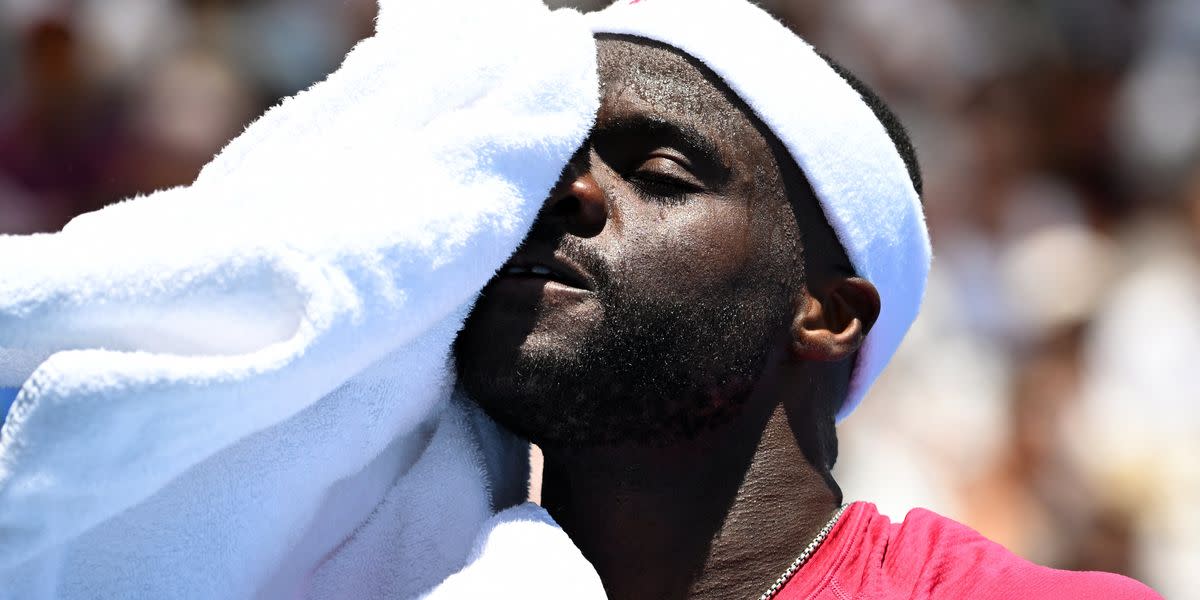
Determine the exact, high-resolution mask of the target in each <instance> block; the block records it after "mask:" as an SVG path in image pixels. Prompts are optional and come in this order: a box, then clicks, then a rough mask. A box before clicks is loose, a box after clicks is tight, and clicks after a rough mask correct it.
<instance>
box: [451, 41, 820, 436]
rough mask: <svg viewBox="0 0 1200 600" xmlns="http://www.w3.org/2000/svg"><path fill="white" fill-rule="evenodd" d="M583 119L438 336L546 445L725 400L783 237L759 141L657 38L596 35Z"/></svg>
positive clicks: (751, 351) (762, 335) (683, 423)
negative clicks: (450, 325)
mask: <svg viewBox="0 0 1200 600" xmlns="http://www.w3.org/2000/svg"><path fill="white" fill-rule="evenodd" d="M598 49H599V56H598V58H599V65H600V81H601V103H600V111H599V113H598V115H597V121H596V126H595V128H594V130H593V132H592V135H591V136H590V138H589V139H588V141H587V142H585V143H584V145H583V146H582V147H581V148H580V150H579V152H578V153H577V155H576V156H575V158H574V159H573V160H572V162H571V164H570V165H569V166H568V168H567V169H566V171H565V172H564V175H563V180H562V181H561V182H560V183H559V185H558V186H557V187H556V189H555V190H554V191H553V192H552V193H551V196H550V198H549V199H547V201H546V204H545V206H544V208H543V210H542V213H541V214H540V215H539V217H538V219H537V221H536V223H535V224H534V226H533V229H532V231H531V232H530V234H529V237H528V238H527V239H526V240H525V242H524V243H523V244H522V246H521V248H520V249H518V251H517V253H516V254H515V255H514V256H513V258H512V259H511V260H510V261H509V262H508V264H507V265H506V267H505V268H504V269H501V271H500V273H499V274H497V276H496V277H495V278H494V279H493V280H492V281H491V282H489V284H488V285H487V287H486V288H485V289H484V290H483V293H482V295H481V297H480V298H479V301H478V303H477V304H476V306H475V308H474V310H473V311H472V312H471V314H470V316H469V317H468V319H467V321H466V324H465V326H464V328H463V331H462V332H461V333H460V334H459V337H458V340H457V341H456V342H455V358H456V366H457V370H458V375H459V379H460V381H461V383H462V385H463V386H464V388H465V390H466V392H467V393H468V395H469V396H470V397H472V398H473V399H474V400H475V401H477V402H479V403H480V405H481V406H483V408H484V409H485V410H486V411H487V412H488V413H489V414H490V415H491V416H492V417H493V418H495V419H496V420H497V421H499V422H500V423H502V424H504V425H505V426H507V427H509V428H510V429H512V430H513V431H515V432H516V433H517V434H519V435H522V436H524V437H527V438H528V439H530V440H532V441H534V442H536V443H538V444H542V445H547V446H556V445H557V446H581V445H583V446H586V445H596V444H612V443H621V442H657V443H670V441H671V440H673V439H677V438H679V437H690V436H692V435H694V434H696V433H698V432H700V431H702V430H704V429H706V428H708V427H711V426H712V425H714V424H715V423H719V422H721V421H723V420H727V419H729V418H730V417H732V416H733V415H735V414H736V412H737V409H738V408H739V406H740V402H741V400H743V399H744V398H745V396H746V395H747V393H748V391H749V390H750V388H751V387H752V386H753V384H754V382H755V380H756V379H757V378H758V376H759V373H760V372H761V371H762V369H763V367H764V365H765V364H766V361H767V358H768V355H769V353H770V350H771V348H772V347H773V346H774V345H777V344H779V343H780V341H781V339H783V338H781V336H782V335H785V334H786V331H787V328H788V324H789V322H790V320H791V316H792V309H793V306H792V303H793V301H794V300H795V298H796V290H797V289H799V286H800V285H801V283H802V282H801V279H802V276H801V267H800V260H799V255H800V242H799V233H798V227H797V223H796V217H795V215H794V214H793V212H792V210H791V207H790V205H789V203H788V200H787V197H786V194H785V191H784V185H783V183H782V177H781V175H780V169H779V167H778V165H777V163H776V160H775V158H774V155H773V151H772V146H771V143H770V142H768V141H767V140H768V138H767V137H765V136H764V135H763V134H762V133H761V132H760V130H759V128H758V126H757V125H756V122H755V121H754V119H753V118H752V117H750V116H749V115H748V113H747V111H746V110H745V109H744V108H743V107H742V106H741V105H740V103H739V102H738V101H736V100H735V99H734V98H733V97H732V96H731V95H730V94H729V93H728V92H727V91H725V90H724V88H723V86H721V85H720V84H719V83H714V82H713V81H712V80H710V79H709V78H708V77H709V76H707V75H706V73H705V72H704V71H702V70H701V69H700V68H698V67H697V66H695V65H694V64H693V63H692V61H691V60H690V59H688V58H686V57H684V56H682V55H680V54H678V53H676V52H675V51H673V50H670V49H667V48H664V47H661V46H657V45H651V44H649V43H646V42H638V41H633V40H630V39H627V38H604V39H601V40H600V41H599V42H598Z"/></svg>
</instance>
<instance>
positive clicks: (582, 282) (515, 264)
mask: <svg viewBox="0 0 1200 600" xmlns="http://www.w3.org/2000/svg"><path fill="white" fill-rule="evenodd" d="M500 276H501V277H506V278H509V277H511V278H515V279H529V280H535V281H537V280H540V281H552V282H555V283H559V284H562V285H565V286H567V287H572V288H577V289H581V290H590V289H591V285H590V283H589V281H588V278H587V276H585V275H584V274H583V272H582V271H581V270H580V269H579V268H578V267H576V266H575V265H573V264H570V263H568V262H566V261H561V260H557V259H555V260H547V261H539V260H516V259H514V260H513V261H512V264H508V265H505V266H504V267H503V268H501V269H500Z"/></svg>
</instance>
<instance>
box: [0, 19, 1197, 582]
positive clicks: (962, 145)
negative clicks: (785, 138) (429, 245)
mask: <svg viewBox="0 0 1200 600" xmlns="http://www.w3.org/2000/svg"><path fill="white" fill-rule="evenodd" d="M444 1H450V0H444ZM550 3H551V4H553V5H556V6H560V5H570V6H575V7H578V8H584V9H591V8H598V7H599V6H601V5H602V4H604V2H586V1H578V0H577V1H570V0H552V1H550ZM763 4H764V5H765V6H766V7H768V8H769V9H771V10H773V11H774V12H775V13H776V14H777V15H778V16H779V17H780V18H781V19H782V20H784V21H785V22H786V23H787V24H788V25H789V26H791V27H793V28H794V29H795V30H796V31H797V32H799V33H801V34H802V35H803V36H804V37H805V38H807V39H808V40H809V41H811V42H812V43H813V44H814V45H815V46H817V47H818V48H819V49H822V50H823V51H825V52H826V53H828V54H830V55H832V56H833V57H835V58H836V59H837V60H838V61H839V62H842V63H843V64H845V65H846V66H848V67H849V68H850V69H851V70H853V71H855V72H856V73H858V74H859V75H860V76H861V78H862V79H864V80H865V81H867V82H869V83H870V84H872V85H873V86H874V87H875V88H876V89H877V90H878V91H879V92H880V93H881V95H882V96H883V97H884V98H885V99H887V100H888V102H889V103H890V104H891V105H892V106H893V108H894V109H895V110H896V112H897V113H898V114H899V115H900V116H901V119H902V120H903V121H904V122H905V123H906V124H907V125H908V127H909V129H910V132H911V134H912V136H913V138H914V140H915V142H916V145H917V148H918V152H919V155H920V159H921V163H922V167H923V171H924V175H925V194H924V201H925V207H926V211H927V215H928V221H929V225H930V228H931V231H932V235H933V240H934V242H933V243H934V253H935V262H934V270H933V274H932V279H931V281H930V288H929V292H928V297H927V299H926V304H925V308H924V310H923V313H922V317H921V318H920V319H919V320H918V322H917V324H916V325H915V326H914V329H913V331H912V333H911V334H910V336H909V338H908V339H907V341H906V342H905V346H904V347H903V348H902V351H901V353H900V355H899V356H898V357H897V358H896V360H895V362H894V363H893V365H892V366H891V367H890V369H889V371H888V372H887V373H886V374H885V377H884V379H883V380H882V381H881V382H880V384H879V385H878V386H877V387H876V389H875V390H874V391H873V392H872V393H871V396H870V397H869V398H868V399H867V400H866V402H865V403H864V405H863V407H862V408H860V409H859V411H858V412H856V413H855V414H854V415H853V416H852V417H851V418H850V419H849V420H847V421H846V422H845V423H844V424H843V425H842V427H841V439H842V442H841V458H840V459H839V463H838V467H837V477H838V480H839V482H841V484H842V487H843V489H844V490H845V492H846V495H847V499H848V500H854V499H865V500H871V501H874V502H876V503H877V504H878V505H879V507H880V509H881V510H883V511H884V512H885V513H888V514H890V515H891V516H892V517H893V518H901V517H903V515H904V513H905V512H906V511H907V510H908V508H910V507H913V506H924V507H928V508H931V509H934V510H937V511H939V512H941V513H943V514H946V515H948V516H951V517H953V518H956V519H959V520H961V521H964V522H966V523H968V524H970V525H971V526H973V527H975V528H976V529H979V530H980V531H982V532H983V533H984V534H985V535H987V536H989V537H991V538H993V539H995V540H998V541H1000V542H1001V543H1003V544H1005V545H1006V546H1008V547H1010V548H1012V549H1013V550H1015V551H1017V552H1018V553H1020V554H1022V555H1024V556H1026V557H1028V558H1030V559H1031V560H1034V561H1037V562H1041V563H1045V564H1050V565H1054V566H1058V567H1062V568H1072V569H1101V570H1108V571H1116V572H1121V573H1126V574H1129V575H1132V576H1134V577H1137V578H1139V579H1142V580H1143V581H1146V582H1148V583H1150V584H1151V585H1153V586H1155V587H1156V588H1157V589H1159V591H1160V592H1162V593H1163V594H1164V595H1165V596H1167V597H1171V598H1183V597H1191V596H1192V595H1193V594H1194V592H1195V590H1197V589H1200V570H1198V569H1196V568H1195V567H1196V565H1200V465H1198V460H1197V459H1198V458H1200V378H1197V377H1192V375H1195V374H1196V373H1191V371H1190V369H1191V368H1194V367H1196V366H1200V360H1198V359H1200V2H1197V1H1195V0H841V1H839V2H824V1H820V0H773V1H772V0H766V1H764V2H763ZM373 16H374V0H286V1H284V0H181V1H175V2H165V1H161V0H0V233H30V232H38V231H53V230H55V229H57V228H59V227H61V226H62V225H63V224H64V223H65V222H66V221H67V220H69V219H70V218H71V217H72V216H74V215H76V214H79V213H81V212H86V211H90V210H95V209H97V208H100V207H102V206H104V205H105V204H108V203H111V202H114V201H116V200H119V199H121V198H126V197H130V196H133V195H136V194H138V193H146V192H149V191H152V190H155V189H161V188H164V187H169V186H174V185H179V184H185V183H188V182H190V181H191V179H192V178H193V177H195V174H196V173H197V172H198V171H199V168H200V167H201V166H202V165H203V164H204V163H205V162H206V161H207V160H208V159H209V158H210V157H211V156H212V155H213V153H214V152H215V151H217V150H218V149H219V148H220V147H221V146H222V145H223V144H224V142H225V141H227V140H228V139H230V138H231V137H233V136H234V135H236V134H237V133H238V132H239V131H241V129H242V128H243V127H244V126H245V124H246V123H248V122H249V121H250V120H251V119H252V118H253V117H254V116H256V115H257V114H259V113H261V112H262V111H263V110H264V109H265V108H266V107H267V106H269V105H270V104H272V103H274V102H275V101H277V99H278V98H279V97H281V96H285V95H288V94H291V93H293V92H295V91H298V90H300V89H302V88H304V87H305V86H307V85H308V84H310V83H311V82H313V81H315V80H317V79H319V78H321V77H322V76H323V75H324V74H325V73H327V72H329V71H330V70H332V69H333V68H335V67H336V65H337V64H338V62H339V61H340V59H341V57H342V55H343V54H344V53H345V51H346V50H347V49H349V48H350V46H351V45H353V43H354V42H355V41H356V40H358V39H360V38H362V37H364V36H366V35H369V34H370V32H371V29H372V26H373V23H372V19H373ZM763 60H764V61H769V60H771V57H763ZM778 68H779V69H780V70H781V72H786V70H787V65H786V64H780V65H778ZM9 259H10V258H7V257H5V258H0V260H9Z"/></svg>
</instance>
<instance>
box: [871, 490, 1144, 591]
mask: <svg viewBox="0 0 1200 600" xmlns="http://www.w3.org/2000/svg"><path fill="white" fill-rule="evenodd" d="M892 528H893V529H892V532H891V535H890V536H889V543H888V549H887V552H886V554H885V558H884V564H883V569H884V572H885V576H886V577H887V578H888V579H889V580H891V584H892V585H893V586H897V587H898V588H899V589H897V591H900V590H903V591H905V592H907V593H908V594H909V595H910V596H911V597H913V598H977V599H982V600H986V599H993V598H995V599H1009V598H1014V599H1015V598H1088V599H1089V600H1090V599H1092V598H1106V599H1115V600H1161V598H1162V597H1161V596H1159V595H1158V594H1157V593H1155V592H1154V591H1153V590H1151V589H1150V588H1149V587H1147V586H1145V585H1143V584H1141V583H1139V582H1137V581H1135V580H1133V579H1130V578H1128V577H1123V576H1121V575H1115V574H1112V573H1099V572H1091V571H1089V572H1079V571H1062V570H1058V569H1051V568H1049V567H1043V566H1040V565H1036V564H1034V563H1031V562H1029V561H1027V560H1025V559H1023V558H1021V557H1019V556H1017V555H1016V554H1013V553H1012V552H1010V551H1009V550H1008V549H1006V548H1004V547H1003V546H1001V545H1000V544H997V543H995V542H993V541H991V540H989V539H987V538H985V537H983V536H982V535H980V534H979V532H977V531H975V530H973V529H971V528H970V527H967V526H966V525H963V524H962V523H959V522H957V521H954V520H952V519H948V518H946V517H943V516H941V515H938V514H936V513H934V512H931V511H928V510H925V509H914V510H912V511H910V512H909V513H908V515H907V516H906V517H905V518H904V521H903V522H901V523H897V524H894V525H892Z"/></svg>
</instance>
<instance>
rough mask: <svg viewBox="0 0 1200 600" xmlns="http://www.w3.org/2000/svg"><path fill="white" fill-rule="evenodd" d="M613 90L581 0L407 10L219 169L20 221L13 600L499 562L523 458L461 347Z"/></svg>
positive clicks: (4, 372)
mask: <svg viewBox="0 0 1200 600" xmlns="http://www.w3.org/2000/svg"><path fill="white" fill-rule="evenodd" d="M596 104H597V82H596V69H595V51H594V45H593V42H592V39H591V36H590V34H589V33H588V30H587V28H586V26H585V25H584V24H583V22H582V21H581V18H580V16H579V15H578V14H576V13H572V12H564V11H556V12H555V13H551V12H550V11H549V10H548V9H546V8H545V7H544V6H543V5H542V4H541V3H540V2H538V0H472V1H463V0H456V1H455V2H441V1H434V2H429V1H417V0H413V1H402V0H383V3H382V6H381V13H380V17H379V19H378V22H377V33H376V35H374V36H373V37H371V38H369V39H367V40H364V41H363V42H361V43H360V44H358V46H356V47H355V49H354V50H352V51H351V52H350V54H349V55H348V56H347V57H346V59H345V62H344V63H343V64H342V66H341V67H340V68H339V69H338V71H336V72H335V73H333V74H332V75H330V76H329V78H328V79H326V80H325V81H323V82H320V83H318V84H316V85H314V86H313V87H312V88H311V89H309V90H307V91H305V92H302V93H300V94H298V95H297V96H295V97H293V98H290V99H288V100H286V101H284V102H283V103H282V104H281V105H279V106H277V107H275V108H273V109H271V110H270V111H268V112H267V113H266V114H265V115H264V116H263V117H261V118H260V119H259V120H258V121H256V122H255V123H254V124H252V125H251V126H250V127H249V128H248V129H247V130H246V131H245V132H244V133H243V134H242V135H241V136H239V137H238V138H237V139H236V140H234V141H233V142H232V143H231V144H230V145H229V146H228V147H227V148H225V149H224V150H223V151H222V152H221V154H220V155H219V156H218V157H217V158H216V159H215V160H214V161H213V162H212V163H211V164H209V165H208V166H207V167H206V168H205V169H204V171H203V172H202V173H201V175H200V177H199V178H198V179H197V180H196V182H195V183H194V184H192V185H190V186H187V187H181V188H176V189H172V190H167V191H162V192H158V193H155V194H153V195H151V196H149V197H145V198H139V199H135V200H132V201H127V202H124V203H121V204H117V205H114V206H111V207H109V208H106V209H104V210H101V211H98V212H96V213H93V214H90V215H86V216H84V217H81V218H78V219H76V220H75V221H73V222H72V223H71V224H70V225H68V226H67V227H66V228H65V229H64V231H63V232H61V233H58V234H52V235H35V236H25V237H12V236H8V237H6V236H0V363H2V364H0V387H6V386H8V387H14V386H19V387H20V392H19V394H18V396H17V398H16V401H15V403H14V404H13V406H12V408H11V410H10V412H9V415H8V418H7V420H6V421H5V423H4V426H3V429H2V430H0V598H20V599H21V600H28V599H33V598H49V597H67V598H248V597H262V598H282V597H286V598H299V597H308V598H326V597H347V598H385V597H386V598H397V597H400V598H403V597H412V596H417V595H421V594H424V593H427V592H429V591H430V590H432V589H433V588H434V587H435V586H437V585H438V584H440V583H441V582H442V581H443V580H444V579H445V578H446V577H447V576H448V575H451V574H453V573H455V572H457V571H459V570H460V569H462V568H463V566H464V565H466V564H467V563H468V561H469V560H470V561H474V563H477V564H479V565H481V567H480V568H476V569H468V571H467V572H464V577H463V578H461V580H462V581H471V580H472V577H471V576H470V573H471V572H479V571H481V570H485V569H483V565H487V564H492V563H490V562H483V561H482V559H481V558H480V555H479V553H478V552H476V554H475V555H472V554H471V552H472V548H473V547H474V546H475V545H477V541H476V538H477V536H479V535H482V536H483V537H482V538H481V539H483V540H487V539H490V538H489V536H490V535H491V534H492V532H494V531H496V529H495V527H496V526H497V523H503V522H505V521H504V519H501V520H500V521H498V522H491V524H488V523H489V521H488V520H489V519H491V518H492V516H493V514H494V513H495V512H496V511H497V510H499V509H501V508H503V507H505V506H508V505H511V504H514V503H516V502H519V501H520V500H521V499H522V498H523V495H524V489H523V483H524V479H523V471H522V469H523V468H524V466H523V465H524V454H523V453H524V446H523V445H522V444H520V443H518V442H516V441H515V440H513V439H511V438H510V437H509V436H507V434H505V433H503V432H501V431H499V430H497V429H496V428H495V426H494V425H492V424H491V423H490V421H488V420H487V419H486V418H483V417H481V416H480V415H479V414H478V413H476V412H475V411H474V409H472V408H471V407H470V406H469V404H468V403H466V402H463V401H461V400H459V401H453V402H452V401H450V396H451V391H452V388H453V377H452V370H451V369H450V368H449V360H450V357H449V347H450V344H451V341H452V340H453V337H454V335H455V333H456V331H457V329H458V328H459V326H460V324H461V320H462V318H463V316H464V315H465V313H466V311H467V310H468V308H469V306H470V304H471V302H472V301H473V299H474V297H475V294H476V293H477V292H478V290H479V289H480V288H481V287H482V286H483V285H484V283H485V282H486V281H487V279H488V278H489V277H490V276H491V275H492V274H493V273H494V272H495V270H496V269H497V268H498V267H499V266H500V265H501V264H503V262H504V261H505V260H506V259H507V257H508V256H509V254H510V253H511V252H512V250H513V249H514V248H515V247H516V245H517V244H518V243H519V242H520V240H521V239H522V237H523V236H524V234H525V233H526V231H527V229H528V227H529V225H530V223H531V222H532V219H533V218H534V216H535V215H536V212H537V210H538V208H539V207H540V205H541V201H542V199H543V198H544V197H545V195H546V193H547V191H548V190H549V188H550V187H551V186H552V185H553V183H554V181H555V179H556V177H557V175H558V173H559V172H560V170H561V168H562V167H563V165H565V163H566V161H567V159H568V158H569V156H570V154H571V153H572V152H573V151H574V150H575V148H576V147H577V146H578V145H579V144H580V143H581V141H582V140H583V139H584V137H585V136H586V133H587V130H588V128H589V126H590V124H591V120H592V117H593V114H594V112H595V109H596ZM531 510H532V509H531ZM506 514H507V513H506ZM512 518H513V519H514V520H515V521H517V522H521V523H523V524H522V525H521V527H523V528H525V529H532V530H538V531H540V529H539V527H541V528H548V527H551V526H550V525H547V524H546V523H545V522H537V521H534V522H525V521H527V520H525V521H523V520H522V516H521V515H520V514H518V515H515V516H513V517H512ZM485 525H486V527H485ZM507 530H508V529H505V531H507ZM544 537H546V539H547V540H548V541H547V542H546V544H545V545H543V547H541V551H553V552H555V553H561V554H562V556H564V557H566V558H564V559H563V560H566V559H571V562H572V564H574V565H576V567H577V568H579V569H580V572H581V573H584V574H586V573H588V572H589V571H590V568H589V567H587V565H586V562H583V561H582V558H581V557H579V555H578V552H577V551H575V550H574V548H573V547H571V546H570V544H569V543H566V544H565V545H563V543H562V542H563V540H565V536H560V537H559V538H555V537H554V535H553V532H552V531H550V532H548V533H546V534H545V536H544ZM554 540H558V541H557V542H555V541H554ZM480 543H482V542H480ZM510 548H511V546H510ZM572 552H573V553H574V554H571V553H572ZM593 575H594V574H593ZM575 579H576V580H579V581H581V582H583V583H581V585H586V586H590V587H591V588H592V589H594V586H595V585H596V582H595V581H593V580H589V579H587V577H585V576H582V575H581V576H579V577H576V578H575ZM474 580H478V578H477V577H476V578H475V579H474ZM441 597H446V596H445V595H444V594H443V595H442V596H441Z"/></svg>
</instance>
